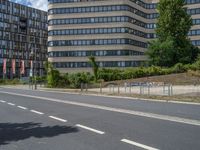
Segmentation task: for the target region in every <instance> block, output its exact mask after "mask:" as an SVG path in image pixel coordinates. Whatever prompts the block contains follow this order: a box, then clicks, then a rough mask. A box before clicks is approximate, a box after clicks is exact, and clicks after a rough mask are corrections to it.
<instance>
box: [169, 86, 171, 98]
mask: <svg viewBox="0 0 200 150" xmlns="http://www.w3.org/2000/svg"><path fill="white" fill-rule="evenodd" d="M168 96H171V92H170V84H169V85H168Z"/></svg>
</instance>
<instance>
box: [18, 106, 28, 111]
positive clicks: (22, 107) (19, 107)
mask: <svg viewBox="0 0 200 150" xmlns="http://www.w3.org/2000/svg"><path fill="white" fill-rule="evenodd" d="M17 107H18V108H21V109H24V110H26V109H27V108H26V107H23V106H17Z"/></svg>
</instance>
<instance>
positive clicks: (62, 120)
mask: <svg viewBox="0 0 200 150" xmlns="http://www.w3.org/2000/svg"><path fill="white" fill-rule="evenodd" d="M49 118H52V119H55V120H58V121H61V122H67V120H64V119H61V118H58V117H55V116H49Z"/></svg>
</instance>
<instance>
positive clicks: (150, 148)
mask: <svg viewBox="0 0 200 150" xmlns="http://www.w3.org/2000/svg"><path fill="white" fill-rule="evenodd" d="M121 141H122V142H124V143H127V144H131V145H134V146H137V147H140V148H143V149H146V150H159V149H157V148H153V147H150V146H147V145H144V144H140V143H137V142H134V141H131V140H127V139H122V140H121Z"/></svg>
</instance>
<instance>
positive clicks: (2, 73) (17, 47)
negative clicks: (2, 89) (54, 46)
mask: <svg viewBox="0 0 200 150" xmlns="http://www.w3.org/2000/svg"><path fill="white" fill-rule="evenodd" d="M47 28H48V25H47V12H45V11H41V10H38V9H34V8H31V7H27V6H24V5H21V4H17V3H13V2H10V1H8V0H0V78H1V79H2V78H3V77H4V78H19V77H28V76H29V73H30V70H31V68H32V69H35V71H34V72H35V74H37V75H43V74H44V66H43V63H44V61H46V60H47V36H48V31H47Z"/></svg>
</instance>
